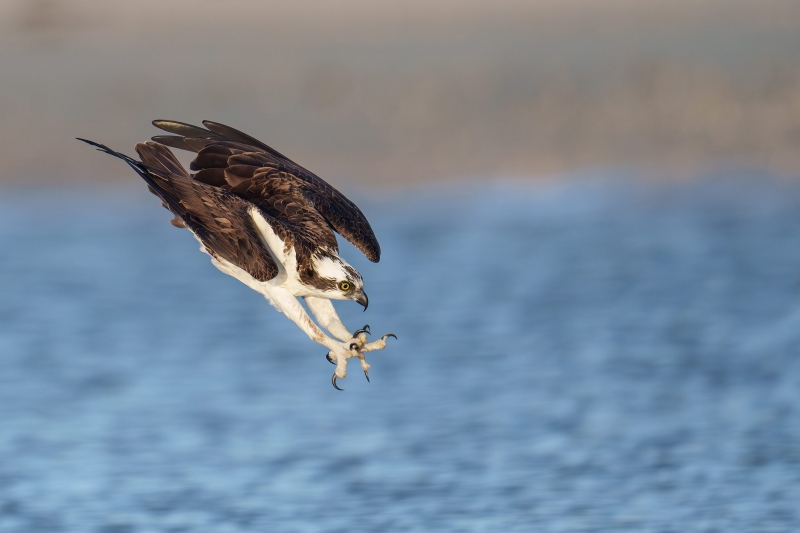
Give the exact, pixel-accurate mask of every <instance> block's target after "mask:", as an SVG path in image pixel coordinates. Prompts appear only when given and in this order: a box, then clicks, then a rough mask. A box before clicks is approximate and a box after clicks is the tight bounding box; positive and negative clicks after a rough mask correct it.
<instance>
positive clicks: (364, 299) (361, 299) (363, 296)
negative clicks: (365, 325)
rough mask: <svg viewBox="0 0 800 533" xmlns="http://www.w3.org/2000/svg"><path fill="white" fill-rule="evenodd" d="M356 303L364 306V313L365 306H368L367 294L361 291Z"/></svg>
mask: <svg viewBox="0 0 800 533" xmlns="http://www.w3.org/2000/svg"><path fill="white" fill-rule="evenodd" d="M356 301H357V302H358V303H360V304H361V305H363V306H364V311H366V310H367V306H368V305H369V298H367V293H365V292H364V291H361V292H360V293H359V295H358V298H356Z"/></svg>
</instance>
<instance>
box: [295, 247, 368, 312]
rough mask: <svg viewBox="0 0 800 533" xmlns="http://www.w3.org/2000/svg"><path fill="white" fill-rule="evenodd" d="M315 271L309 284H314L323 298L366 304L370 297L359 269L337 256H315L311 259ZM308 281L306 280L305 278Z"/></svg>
mask: <svg viewBox="0 0 800 533" xmlns="http://www.w3.org/2000/svg"><path fill="white" fill-rule="evenodd" d="M311 264H312V266H313V270H314V273H315V274H316V275H314V276H312V277H311V279H309V280H308V281H307V283H308V284H310V285H313V286H314V287H315V288H316V289H317V290H318V291H319V296H320V297H322V298H330V299H331V300H353V301H355V302H358V303H360V304H361V305H363V306H364V310H365V311H366V309H367V306H368V305H369V299H368V298H367V295H366V293H364V280H363V279H361V274H359V273H358V271H357V270H356V269H355V268H353V267H351V266H350V265H348V264H347V263H345V262H344V261H342V260H341V259H340V258H339V257H337V256H329V255H323V256H315V257H313V258H312V259H311ZM304 281H306V280H304Z"/></svg>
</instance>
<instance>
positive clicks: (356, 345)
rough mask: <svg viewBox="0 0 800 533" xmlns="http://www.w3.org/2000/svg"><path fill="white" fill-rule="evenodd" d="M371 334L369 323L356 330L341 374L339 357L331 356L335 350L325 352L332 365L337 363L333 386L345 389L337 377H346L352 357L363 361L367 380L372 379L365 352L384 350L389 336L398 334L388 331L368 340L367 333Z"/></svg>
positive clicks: (337, 388)
mask: <svg viewBox="0 0 800 533" xmlns="http://www.w3.org/2000/svg"><path fill="white" fill-rule="evenodd" d="M369 334H370V329H369V324H365V325H364V327H363V328H361V329H358V330H356V331H355V333H353V337H352V341H353V342H350V345H349V346H348V352H349V353H347V354H346V356H345V360H344V361H343V364H342V372H341V375H339V374H340V372H339V367H340V365H339V360H338V358H337V357H336V356H335V355H334V357H331V354H332V353H333V352H328V353H326V354H325V358H326V359H327V360H328V362H329V363H331V364H332V365H336V372H334V373H333V376H332V377H331V383H332V384H333V388H335V389H336V390H344V389H342V388H341V387H339V385H337V384H336V379H337V378H339V377H342V378H343V377H345V375H346V368H347V359H350V358H352V357H357V358H358V360H359V361H360V362H361V369H362V370H363V371H364V376H365V377H366V378H367V381H370V379H369V369H370V365H369V363H367V360H366V359H365V357H364V353H363V352H371V351H373V350H383V349H384V348H386V339H388V338H389V337H394V338H395V339H397V335H395V334H394V333H387V334H386V335H384V336H383V337H381V338H380V339H378V340H376V341H373V342H367V335H369Z"/></svg>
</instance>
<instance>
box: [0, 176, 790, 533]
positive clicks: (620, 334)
mask: <svg viewBox="0 0 800 533" xmlns="http://www.w3.org/2000/svg"><path fill="white" fill-rule="evenodd" d="M359 203H361V204H362V206H363V207H364V211H365V212H366V213H367V214H368V215H369V217H370V219H371V220H372V222H373V226H374V227H375V230H376V233H377V234H378V237H379V239H380V240H381V244H382V247H383V250H384V256H383V260H382V261H381V263H380V264H378V265H372V264H370V263H368V262H367V261H366V260H365V259H363V258H359V257H358V256H357V252H356V251H355V250H354V249H353V248H352V247H349V246H348V247H346V248H344V253H345V254H346V257H347V258H348V259H351V260H352V261H351V262H352V263H353V264H354V265H355V266H356V267H357V268H359V269H360V270H361V272H362V274H363V275H364V277H365V279H366V283H367V292H368V293H369V296H370V308H369V310H368V311H367V312H366V313H361V312H360V310H359V309H360V307H359V306H358V305H357V304H355V303H352V302H341V303H339V304H337V306H338V308H339V309H340V310H341V311H342V314H343V318H344V320H345V322H346V323H347V324H349V325H350V327H351V328H353V329H355V328H356V327H359V326H361V325H362V324H363V323H364V322H368V323H369V324H370V325H371V326H372V329H373V332H374V333H384V332H388V331H393V332H394V333H396V334H397V335H398V337H399V340H398V341H397V342H396V343H391V341H390V343H391V344H390V346H389V348H388V349H387V350H385V351H384V352H379V353H374V354H372V355H371V357H370V361H371V363H372V365H373V369H372V371H371V372H370V375H371V377H372V383H371V384H368V383H367V382H366V380H364V378H363V375H362V374H361V372H360V370H359V369H358V366H357V365H352V366H351V372H350V375H349V376H348V378H347V379H345V380H343V382H342V385H343V386H344V388H345V389H346V390H345V391H344V392H338V391H336V390H334V389H333V388H332V387H331V385H330V376H331V373H332V370H333V367H332V366H330V365H329V364H328V363H327V362H326V361H325V358H324V352H325V350H324V349H323V348H321V347H319V346H318V345H316V344H314V343H313V342H311V341H310V340H309V339H308V338H306V337H305V336H304V334H303V333H302V332H300V330H298V329H297V328H296V327H295V326H294V325H292V324H290V323H289V322H288V321H287V320H286V319H285V318H283V317H282V316H281V315H279V314H278V313H276V312H275V311H274V310H273V309H272V308H271V307H269V306H268V305H267V304H266V302H265V301H264V300H263V299H262V298H261V297H260V296H258V295H257V294H255V293H254V292H252V291H250V290H249V289H247V288H246V287H245V286H244V285H241V284H240V283H238V282H236V281H235V280H233V279H231V278H227V277H225V276H222V275H221V274H219V273H218V272H217V271H216V270H215V269H214V268H213V267H212V266H211V264H210V263H209V261H208V259H207V257H206V256H204V255H201V254H200V253H198V252H197V244H196V242H195V241H194V239H192V238H191V237H190V236H189V235H188V234H187V233H186V232H185V231H179V230H176V229H174V228H172V227H170V226H169V225H168V224H167V223H166V222H167V220H168V214H167V213H166V212H164V211H163V210H161V208H160V207H159V206H158V202H157V201H155V200H154V199H153V198H152V197H151V196H149V195H148V194H147V193H146V192H144V191H142V190H140V189H131V190H127V191H116V192H105V193H102V194H100V195H98V194H96V193H95V194H94V195H91V196H90V195H89V191H88V190H87V191H77V192H74V191H73V192H64V193H63V194H54V193H51V194H48V195H46V196H45V197H44V199H38V200H37V194H35V193H34V191H27V192H26V191H8V190H6V191H4V192H3V194H2V199H0V222H2V224H0V250H2V252H0V254H2V255H1V257H2V260H1V261H0V280H2V294H0V531H3V532H6V531H7V532H40V531H41V532H61V531H78V532H83V531H87V532H98V533H100V532H102V533H127V532H161V531H168V532H172V531H175V532H177V531H191V532H199V531H202V532H240V531H241V532H245V531H246V532H254V531H281V532H284V531H286V532H306V531H309V532H313V531H325V532H327V531H375V532H382V531H404V532H405V531H490V532H500V531H548V532H549V531H557V532H578V531H601V530H603V531H618V532H627V531H636V532H639V531H642V532H650V531H653V532H670V531H674V532H686V531H692V532H693V531H702V532H712V531H713V532H729V531H775V532H778V531H780V532H785V531H797V530H800V511H799V510H798V509H800V506H799V505H798V502H800V411H799V410H800V358H799V357H798V355H799V353H800V188H798V187H796V186H791V185H788V184H785V183H784V184H782V183H777V182H774V181H769V182H767V181H760V180H756V179H728V178H726V179H710V180H706V181H703V182H700V183H696V184H693V185H672V186H664V185H636V186H634V185H632V184H630V183H628V184H624V183H605V184H599V183H593V182H571V183H568V184H563V185H543V186H537V187H525V186H521V185H520V186H503V187H494V188H492V189H490V190H488V191H487V190H481V189H480V188H478V187H474V188H471V189H469V190H468V191H466V192H461V193H459V194H457V195H455V196H454V195H452V194H451V193H449V192H448V189H447V188H445V187H442V188H441V189H431V190H427V191H417V192H415V193H403V194H401V195H399V196H397V195H395V196H391V197H386V198H382V197H381V196H380V195H374V196H371V197H370V196H366V197H364V198H360V199H359Z"/></svg>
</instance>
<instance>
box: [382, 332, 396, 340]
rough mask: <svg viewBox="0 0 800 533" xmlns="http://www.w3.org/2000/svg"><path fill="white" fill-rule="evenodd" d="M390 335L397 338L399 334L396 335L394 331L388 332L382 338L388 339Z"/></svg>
mask: <svg viewBox="0 0 800 533" xmlns="http://www.w3.org/2000/svg"><path fill="white" fill-rule="evenodd" d="M388 337H394V338H395V339H397V335H395V334H394V333H387V334H386V335H384V336H383V337H381V338H382V339H383V340H386V339H387V338H388Z"/></svg>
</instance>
